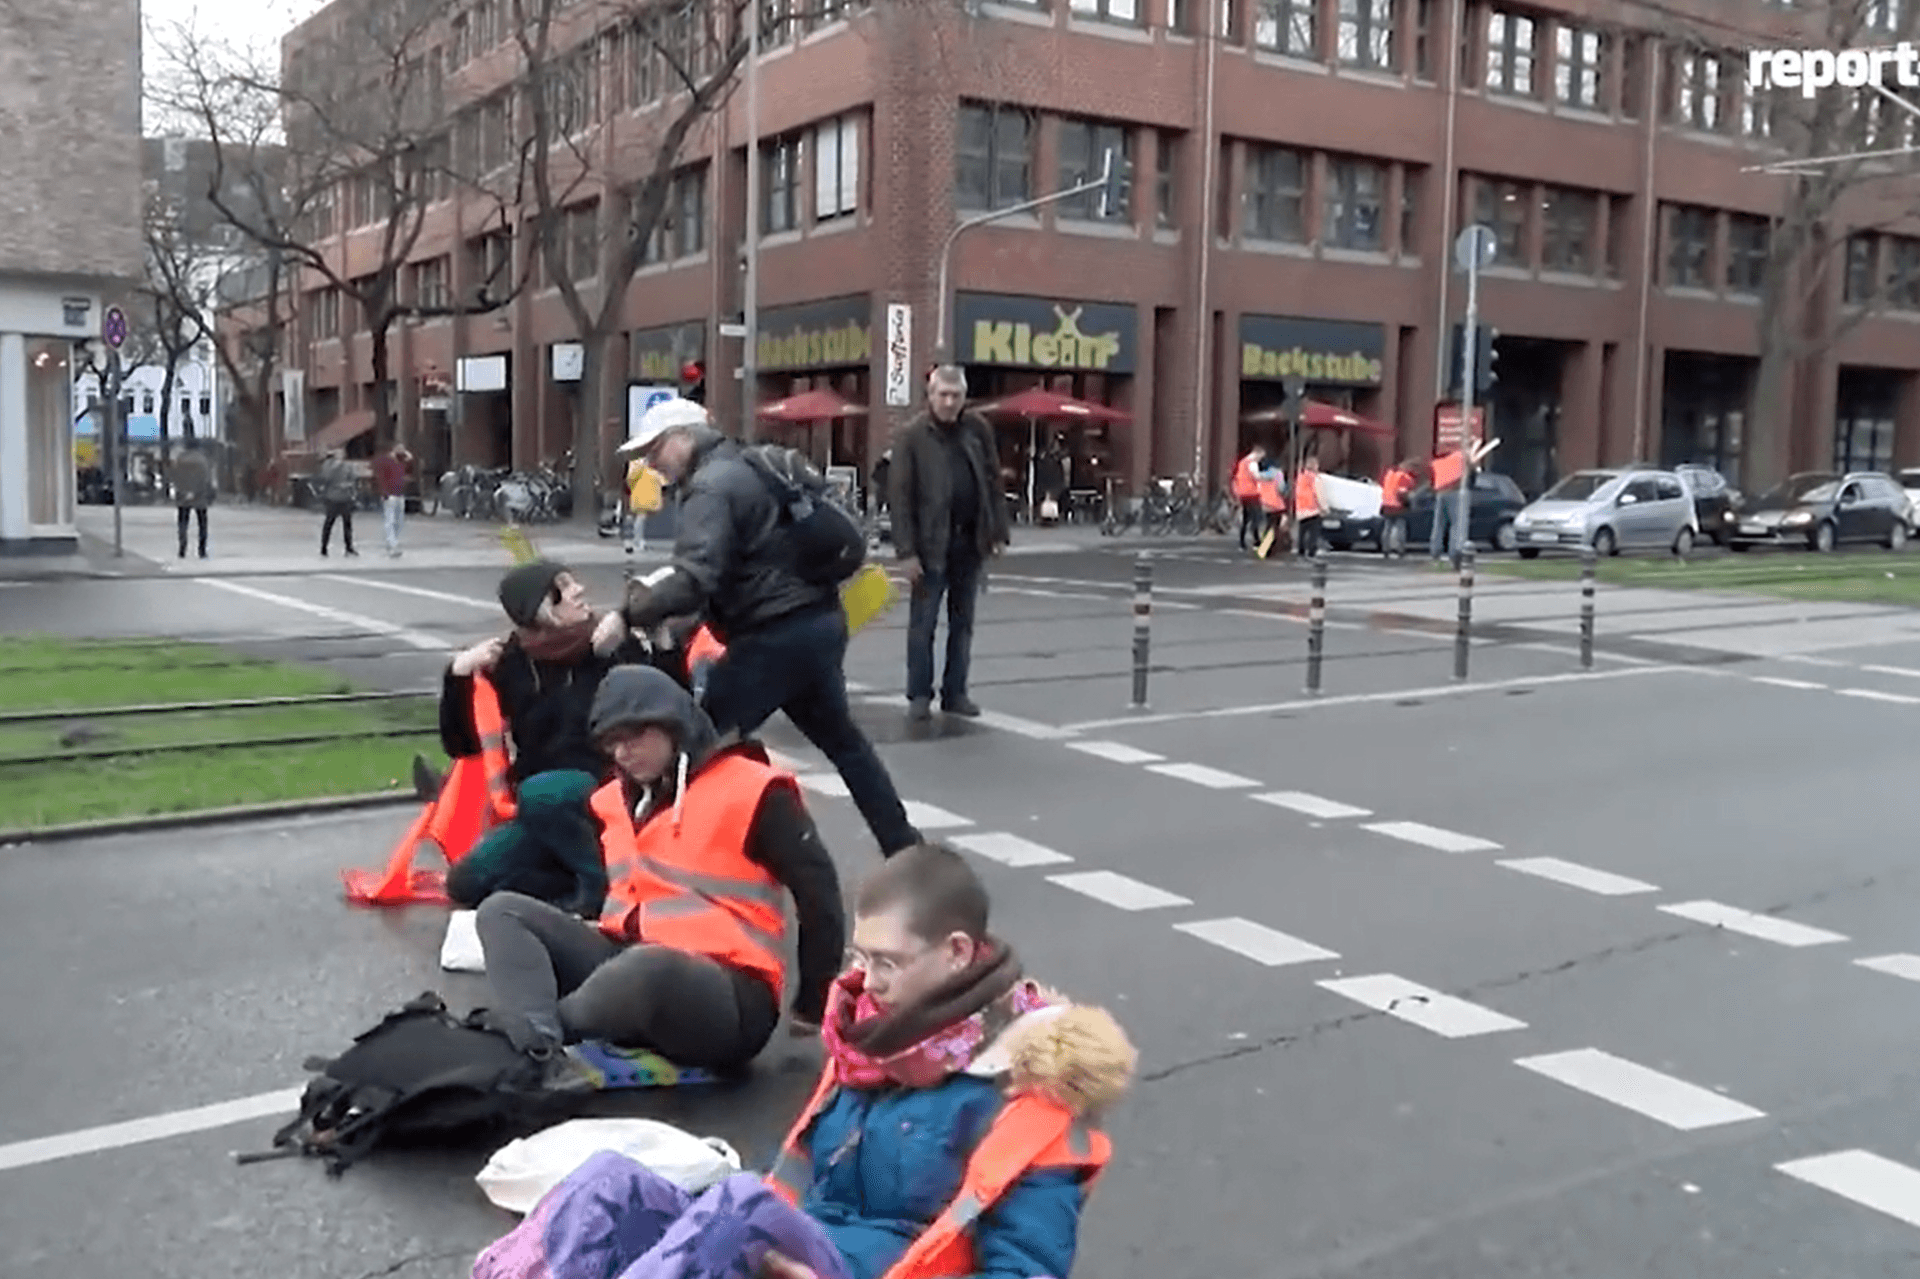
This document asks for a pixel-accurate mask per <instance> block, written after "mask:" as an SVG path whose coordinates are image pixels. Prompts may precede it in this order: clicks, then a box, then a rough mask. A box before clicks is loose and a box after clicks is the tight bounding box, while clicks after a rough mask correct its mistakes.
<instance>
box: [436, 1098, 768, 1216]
mask: <svg viewBox="0 0 1920 1279" xmlns="http://www.w3.org/2000/svg"><path fill="white" fill-rule="evenodd" d="M602 1150H612V1151H616V1152H618V1153H620V1154H623V1155H625V1156H627V1157H628V1158H629V1159H633V1160H635V1161H637V1162H639V1163H641V1164H644V1165H646V1166H647V1167H648V1168H650V1169H651V1170H653V1171H654V1172H657V1173H659V1174H660V1175H661V1176H662V1177H665V1178H666V1179H667V1180H668V1181H671V1182H672V1183H673V1184H674V1185H676V1186H679V1187H680V1188H681V1189H682V1190H684V1191H686V1192H687V1193H688V1194H690V1195H697V1194H699V1193H700V1192H701V1191H703V1190H705V1189H707V1187H709V1186H712V1185H714V1184H715V1183H717V1182H720V1181H723V1180H725V1179H726V1178H728V1177H730V1176H732V1175H733V1174H734V1173H736V1172H739V1171H740V1153H739V1152H738V1151H736V1150H735V1149H734V1148H733V1147H732V1146H730V1145H728V1144H727V1143H726V1142H724V1141H722V1140H720V1138H718V1137H696V1136H694V1135H693V1134H692V1133H690V1132H686V1131H684V1130H682V1129H679V1128H676V1127H674V1126H673V1125H672V1124H668V1123H662V1122H660V1121H659V1120H657V1119H569V1120H567V1122H565V1123H563V1124H555V1125H554V1126H553V1127H551V1128H547V1129H544V1130H543V1131H540V1132H537V1133H535V1134H533V1136H531V1137H521V1138H519V1139H518V1140H515V1141H510V1142H508V1143H507V1144H506V1145H504V1146H502V1147H500V1149H499V1150H496V1151H495V1152H494V1154H493V1158H491V1159H489V1160H488V1161H487V1166H486V1167H485V1168H482V1169H481V1170H480V1174H479V1175H478V1176H477V1177H475V1178H474V1180H475V1181H477V1182H479V1183H480V1189H481V1191H483V1192H484V1193H485V1194H486V1196H487V1198H488V1199H490V1200H492V1201H493V1202H494V1203H495V1204H497V1205H499V1206H500V1207H502V1208H505V1209H506V1210H507V1211H508V1212H517V1213H528V1212H532V1211H533V1207H534V1205H535V1204H537V1203H539V1202H540V1200H541V1197H542V1196H544V1195H545V1194H546V1193H547V1192H548V1191H549V1190H552V1189H553V1188H554V1187H555V1186H557V1185H559V1184H560V1183H561V1182H562V1181H565V1180H566V1179H567V1177H568V1175H569V1174H571V1173H572V1172H573V1171H574V1169H576V1168H578V1167H579V1166H580V1165H581V1164H583V1163H585V1162H586V1161H587V1160H588V1159H590V1158H592V1157H593V1156H594V1155H596V1154H598V1153H599V1152H600V1151H602Z"/></svg>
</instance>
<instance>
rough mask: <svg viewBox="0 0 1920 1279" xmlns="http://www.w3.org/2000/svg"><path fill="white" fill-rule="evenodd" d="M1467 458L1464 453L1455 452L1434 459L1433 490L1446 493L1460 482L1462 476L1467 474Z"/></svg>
mask: <svg viewBox="0 0 1920 1279" xmlns="http://www.w3.org/2000/svg"><path fill="white" fill-rule="evenodd" d="M1466 470H1467V458H1466V455H1465V454H1464V453H1460V452H1457V451H1456V452H1453V453H1448V454H1446V455H1445V456H1443V457H1436V458H1434V459H1433V491H1434V492H1436V493H1444V492H1446V491H1447V490H1448V489H1450V488H1455V487H1457V486H1458V485H1459V483H1460V477H1461V476H1462V475H1464V474H1466Z"/></svg>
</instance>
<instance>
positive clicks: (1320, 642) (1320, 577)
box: [1307, 551, 1327, 697]
mask: <svg viewBox="0 0 1920 1279" xmlns="http://www.w3.org/2000/svg"><path fill="white" fill-rule="evenodd" d="M1326 638H1327V557H1326V556H1325V555H1322V554H1320V553H1319V552H1318V551H1315V553H1314V556H1313V603H1312V604H1310V605H1308V607H1307V692H1308V693H1309V694H1311V695H1313V696H1315V697H1318V696H1319V695H1320V658H1321V655H1322V654H1323V653H1324V652H1325V650H1326Z"/></svg>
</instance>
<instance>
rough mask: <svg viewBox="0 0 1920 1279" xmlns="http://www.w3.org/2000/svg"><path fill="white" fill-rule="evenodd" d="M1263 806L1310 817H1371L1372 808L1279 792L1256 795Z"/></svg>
mask: <svg viewBox="0 0 1920 1279" xmlns="http://www.w3.org/2000/svg"><path fill="white" fill-rule="evenodd" d="M1254 798H1255V799H1257V800H1259V801H1260V802H1261V803H1262V804H1272V805H1273V806H1274V807H1275V808H1289V809H1292V810H1293V811H1294V812H1296V813H1304V814H1306V815H1307V816H1308V817H1321V818H1328V819H1331V818H1335V817H1371V816H1373V810H1372V809H1370V808H1355V807H1354V806H1353V805H1352V804H1343V803H1341V802H1340V801H1339V800H1337V799H1322V798H1321V797H1320V796H1318V795H1309V794H1307V793H1306V792H1305V791H1297V790H1277V791H1269V792H1267V793H1266V794H1265V795H1255V796H1254Z"/></svg>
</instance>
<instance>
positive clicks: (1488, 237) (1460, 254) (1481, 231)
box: [1453, 222, 1500, 271]
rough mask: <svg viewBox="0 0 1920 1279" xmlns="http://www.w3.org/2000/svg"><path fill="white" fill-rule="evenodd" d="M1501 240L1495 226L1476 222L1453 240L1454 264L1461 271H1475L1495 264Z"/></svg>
mask: <svg viewBox="0 0 1920 1279" xmlns="http://www.w3.org/2000/svg"><path fill="white" fill-rule="evenodd" d="M1499 246H1500V241H1499V239H1498V238H1497V237H1496V236H1495V235H1494V234H1493V228H1491V227H1489V226H1487V225H1486V224H1484V223H1481V222H1476V223H1474V224H1473V225H1472V226H1470V227H1468V228H1467V229H1466V230H1464V231H1462V232H1461V233H1460V234H1459V236H1458V237H1456V238H1455V239H1454V242H1453V265H1454V267H1455V269H1457V270H1460V271H1475V270H1480V269H1484V268H1486V267H1489V266H1492V265H1493V255H1494V253H1495V252H1496V251H1497V250H1498V249H1499Z"/></svg>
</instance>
